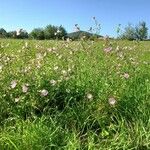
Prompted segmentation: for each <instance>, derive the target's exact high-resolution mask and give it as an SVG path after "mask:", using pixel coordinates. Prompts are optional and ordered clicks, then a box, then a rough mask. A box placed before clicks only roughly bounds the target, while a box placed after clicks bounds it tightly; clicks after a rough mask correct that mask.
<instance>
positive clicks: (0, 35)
mask: <svg viewBox="0 0 150 150" xmlns="http://www.w3.org/2000/svg"><path fill="white" fill-rule="evenodd" d="M6 37H7V32H6V30H5V29H3V28H0V38H6Z"/></svg>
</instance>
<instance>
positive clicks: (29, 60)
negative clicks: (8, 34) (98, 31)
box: [0, 39, 150, 150]
mask: <svg viewBox="0 0 150 150" xmlns="http://www.w3.org/2000/svg"><path fill="white" fill-rule="evenodd" d="M149 100H150V43H149V42H129V41H115V40H111V41H109V42H108V43H106V42H105V41H103V40H101V41H96V42H92V41H74V42H67V41H32V40H26V41H24V40H2V39H1V41H0V102H1V105H0V114H1V115H0V149H2V150H3V149H4V150H5V149H12V150H13V149H16V150H17V149H18V150H26V149H33V150H34V149H37V150H38V149H39V150H41V149H71V150H72V149H91V150H93V149H101V150H104V149H111V150H117V149H118V150H120V149H135V150H136V149H139V150H144V149H146V150H148V149H149V148H150V130H149V129H150V118H149V116H150V110H149V108H150V102H149Z"/></svg>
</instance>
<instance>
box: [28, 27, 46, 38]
mask: <svg viewBox="0 0 150 150" xmlns="http://www.w3.org/2000/svg"><path fill="white" fill-rule="evenodd" d="M29 37H30V38H33V39H36V40H44V39H45V36H44V30H43V29H42V28H35V29H33V30H32V32H31V33H30V34H29Z"/></svg>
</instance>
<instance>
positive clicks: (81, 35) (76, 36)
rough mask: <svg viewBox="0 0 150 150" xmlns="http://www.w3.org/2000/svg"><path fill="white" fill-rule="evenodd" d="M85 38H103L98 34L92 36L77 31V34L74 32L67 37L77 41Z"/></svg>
mask: <svg viewBox="0 0 150 150" xmlns="http://www.w3.org/2000/svg"><path fill="white" fill-rule="evenodd" d="M83 36H85V37H86V38H93V37H95V36H96V37H98V38H100V37H103V36H101V35H97V34H92V33H89V32H86V31H77V32H72V33H68V34H67V37H69V38H70V39H73V40H76V39H80V38H81V37H83Z"/></svg>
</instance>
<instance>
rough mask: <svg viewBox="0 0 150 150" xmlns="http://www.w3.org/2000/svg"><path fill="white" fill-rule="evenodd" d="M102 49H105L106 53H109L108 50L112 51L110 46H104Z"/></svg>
mask: <svg viewBox="0 0 150 150" xmlns="http://www.w3.org/2000/svg"><path fill="white" fill-rule="evenodd" d="M104 51H105V52H106V53H109V52H110V51H112V47H107V48H104Z"/></svg>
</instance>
